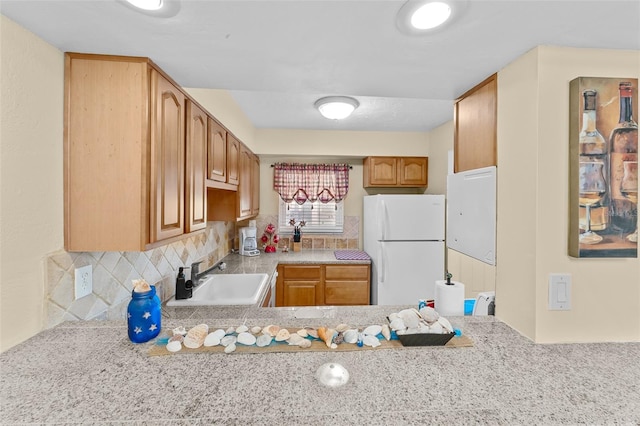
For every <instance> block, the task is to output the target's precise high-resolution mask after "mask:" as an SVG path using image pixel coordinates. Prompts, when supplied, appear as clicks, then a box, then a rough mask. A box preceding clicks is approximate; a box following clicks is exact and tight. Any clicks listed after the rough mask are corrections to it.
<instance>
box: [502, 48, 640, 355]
mask: <svg viewBox="0 0 640 426" xmlns="http://www.w3.org/2000/svg"><path fill="white" fill-rule="evenodd" d="M579 76H600V77H622V78H624V77H630V78H640V52H638V51H616V50H595V49H571V48H557V47H539V48H536V49H534V50H533V51H530V52H528V53H527V54H526V55H524V56H523V57H521V58H519V59H518V60H516V61H515V62H514V63H512V64H510V65H509V66H507V67H506V68H505V69H504V70H502V71H500V72H499V73H498V159H499V172H498V228H497V233H498V238H497V245H498V246H497V257H498V264H499V268H498V274H497V284H496V286H497V288H496V293H497V294H496V309H497V315H498V317H499V318H500V319H502V320H504V321H505V322H507V323H508V324H509V325H511V326H513V327H514V328H516V329H518V330H520V331H521V332H522V333H523V334H525V335H526V336H528V337H530V338H532V339H534V340H535V341H536V342H541V343H546V342H584V341H589V342H594V341H630V340H631V341H638V340H640V260H638V258H626V259H576V258H571V257H569V256H568V255H567V235H568V204H567V200H568V161H569V160H568V140H567V137H568V129H569V114H568V110H569V81H570V80H572V79H574V78H576V77H579ZM551 273H569V274H571V276H572V309H571V310H570V311H550V310H548V307H547V306H548V276H549V274H551ZM603 318H606V319H603Z"/></svg>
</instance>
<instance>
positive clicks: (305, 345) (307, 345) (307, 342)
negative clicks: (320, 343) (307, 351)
mask: <svg viewBox="0 0 640 426" xmlns="http://www.w3.org/2000/svg"><path fill="white" fill-rule="evenodd" d="M298 347H300V348H310V347H311V340H309V339H304V340H302V342H300V343H299V344H298Z"/></svg>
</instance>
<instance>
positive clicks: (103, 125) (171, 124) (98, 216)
mask: <svg viewBox="0 0 640 426" xmlns="http://www.w3.org/2000/svg"><path fill="white" fill-rule="evenodd" d="M64 120H65V126H64V223H65V227H64V237H65V249H66V250H67V251H144V250H148V249H149V248H152V247H154V246H156V245H160V244H166V243H167V242H168V241H171V240H172V239H174V238H181V237H182V236H183V235H184V234H185V233H189V232H193V231H195V230H198V229H202V228H204V227H205V226H206V207H207V206H206V198H205V197H206V193H205V186H204V179H205V173H206V141H207V116H206V112H205V111H204V110H203V109H202V108H201V107H199V106H198V105H197V104H196V103H195V102H193V101H192V100H191V99H190V98H189V97H188V95H186V94H185V93H184V92H183V91H182V89H181V88H180V87H179V86H178V85H177V84H175V83H174V82H173V81H172V80H171V78H170V77H169V76H167V75H166V74H165V73H163V72H162V70H160V69H159V68H158V67H157V66H156V65H155V64H154V63H153V62H151V61H150V60H149V59H148V58H137V57H123V56H108V55H89V54H77V53H67V54H65V110H64Z"/></svg>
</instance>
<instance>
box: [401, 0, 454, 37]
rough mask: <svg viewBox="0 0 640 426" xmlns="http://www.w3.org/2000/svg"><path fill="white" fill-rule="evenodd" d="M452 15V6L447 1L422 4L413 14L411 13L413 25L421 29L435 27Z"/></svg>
mask: <svg viewBox="0 0 640 426" xmlns="http://www.w3.org/2000/svg"><path fill="white" fill-rule="evenodd" d="M450 16H451V6H449V5H448V4H447V3H443V2H440V1H434V2H431V3H426V4H425V5H423V6H420V7H419V8H418V9H417V10H416V11H415V12H413V15H411V25H413V26H414V27H415V28H417V29H419V30H428V29H430V28H435V27H437V26H439V25H442V24H444V22H445V21H446V20H447V19H449V17H450Z"/></svg>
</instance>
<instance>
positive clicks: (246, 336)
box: [238, 331, 256, 346]
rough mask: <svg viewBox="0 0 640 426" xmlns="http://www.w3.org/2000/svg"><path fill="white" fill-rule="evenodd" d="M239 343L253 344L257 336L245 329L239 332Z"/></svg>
mask: <svg viewBox="0 0 640 426" xmlns="http://www.w3.org/2000/svg"><path fill="white" fill-rule="evenodd" d="M238 343H240V344H243V345H246V346H251V345H253V344H255V343H256V336H254V335H253V334H251V333H247V332H246V331H243V332H242V333H240V334H238Z"/></svg>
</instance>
